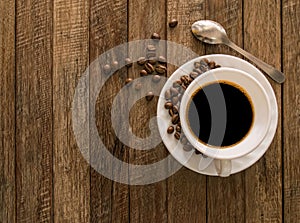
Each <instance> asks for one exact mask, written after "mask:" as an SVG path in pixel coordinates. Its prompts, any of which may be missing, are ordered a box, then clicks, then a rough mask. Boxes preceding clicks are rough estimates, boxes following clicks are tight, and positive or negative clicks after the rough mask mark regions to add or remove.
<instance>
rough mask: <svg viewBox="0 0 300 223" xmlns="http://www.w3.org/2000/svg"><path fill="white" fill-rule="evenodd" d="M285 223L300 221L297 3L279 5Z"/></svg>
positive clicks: (299, 5)
mask: <svg viewBox="0 0 300 223" xmlns="http://www.w3.org/2000/svg"><path fill="white" fill-rule="evenodd" d="M282 6H283V8H282V13H283V14H282V33H283V40H282V41H283V46H282V47H283V55H282V56H283V71H284V73H285V74H286V77H287V80H286V82H285V84H284V86H283V109H284V112H283V121H284V124H283V130H284V131H283V133H284V138H283V142H284V145H283V152H284V166H283V171H284V172H283V175H284V221H285V222H298V221H299V219H300V167H299V153H300V140H299V139H300V110H299V109H300V93H299V92H300V78H299V69H300V54H299V49H300V31H299V29H298V28H297V27H299V25H298V24H300V1H299V0H283V1H282Z"/></svg>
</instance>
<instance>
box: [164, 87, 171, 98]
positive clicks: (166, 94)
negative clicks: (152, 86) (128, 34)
mask: <svg viewBox="0 0 300 223" xmlns="http://www.w3.org/2000/svg"><path fill="white" fill-rule="evenodd" d="M165 99H167V100H169V99H171V91H170V89H168V90H166V92H165Z"/></svg>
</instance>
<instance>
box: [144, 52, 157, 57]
mask: <svg viewBox="0 0 300 223" xmlns="http://www.w3.org/2000/svg"><path fill="white" fill-rule="evenodd" d="M146 57H147V58H148V59H149V58H151V57H156V53H155V52H154V51H148V52H147V53H146Z"/></svg>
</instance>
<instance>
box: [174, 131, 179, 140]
mask: <svg viewBox="0 0 300 223" xmlns="http://www.w3.org/2000/svg"><path fill="white" fill-rule="evenodd" d="M174 137H175V139H177V140H179V139H180V133H179V132H176V133H175V134H174Z"/></svg>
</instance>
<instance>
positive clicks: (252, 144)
mask: <svg viewBox="0 0 300 223" xmlns="http://www.w3.org/2000/svg"><path fill="white" fill-rule="evenodd" d="M179 112H180V120H181V126H182V130H183V132H184V134H185V136H186V137H187V139H188V141H189V142H190V143H191V144H192V146H193V147H194V148H195V149H196V150H198V151H200V152H201V153H202V154H204V155H206V156H208V157H210V158H213V159H214V164H215V168H216V172H217V174H218V175H219V176H223V177H225V176H229V175H230V174H231V160H232V159H236V158H239V157H242V156H245V155H247V154H248V153H250V152H252V151H253V150H254V149H255V148H256V147H257V146H258V145H259V144H260V143H261V142H262V140H263V139H264V137H265V135H266V133H267V131H268V128H269V125H270V120H271V114H270V102H269V101H268V98H267V94H266V92H265V90H264V88H263V87H262V85H261V84H260V83H259V82H258V81H257V80H256V79H255V78H253V77H252V76H251V74H249V73H246V72H244V71H241V70H237V69H233V68H225V67H224V68H218V69H214V70H210V71H207V72H206V73H204V74H202V75H200V76H199V77H197V78H196V79H195V80H194V81H193V82H192V83H191V84H190V85H189V87H188V88H187V89H186V91H185V93H184V94H183V97H182V100H181V105H180V111H179Z"/></svg>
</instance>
